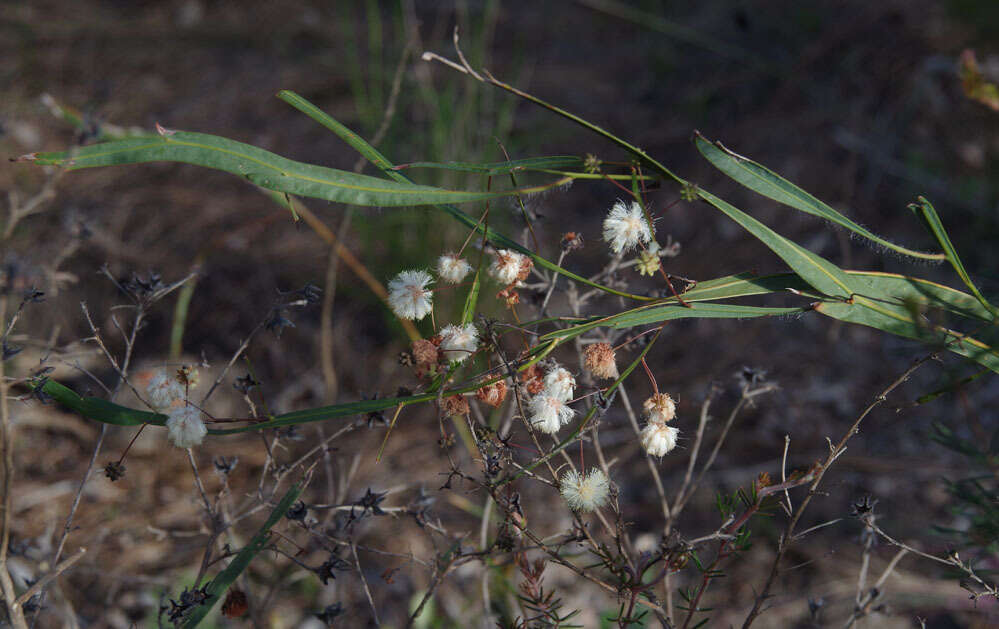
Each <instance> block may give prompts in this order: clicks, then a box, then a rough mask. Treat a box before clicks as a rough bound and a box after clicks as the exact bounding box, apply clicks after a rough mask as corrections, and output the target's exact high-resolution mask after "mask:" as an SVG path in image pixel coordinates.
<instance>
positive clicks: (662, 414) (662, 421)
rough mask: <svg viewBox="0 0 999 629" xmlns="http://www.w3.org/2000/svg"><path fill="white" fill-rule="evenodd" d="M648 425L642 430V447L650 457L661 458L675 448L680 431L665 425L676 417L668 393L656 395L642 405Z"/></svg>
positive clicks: (674, 405) (674, 408)
mask: <svg viewBox="0 0 999 629" xmlns="http://www.w3.org/2000/svg"><path fill="white" fill-rule="evenodd" d="M642 408H643V410H644V411H645V415H646V417H647V418H648V421H649V423H648V424H646V426H645V428H643V429H642V434H641V435H640V439H641V442H642V447H643V448H645V451H646V452H648V453H649V454H650V455H652V456H658V457H662V456H665V455H666V454H668V453H669V452H670V451H671V450H672V449H673V448H675V447H676V440H677V437H679V436H680V431H679V430H678V429H676V428H674V427H673V426H667V425H666V423H667V422H669V421H671V420H672V419H673V418H674V417H676V402H674V401H673V398H671V397H670V396H669V394H668V393H657V394H655V395H653V396H652V397H650V398H649V399H647V400H645V403H644V404H643V405H642Z"/></svg>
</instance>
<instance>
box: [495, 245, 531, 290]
mask: <svg viewBox="0 0 999 629" xmlns="http://www.w3.org/2000/svg"><path fill="white" fill-rule="evenodd" d="M532 264H533V263H532V262H531V259H530V258H528V257H527V256H525V255H524V254H521V253H517V252H516V251H511V250H509V249H499V250H498V251H496V259H495V260H493V263H492V264H490V265H489V274H490V275H492V276H493V277H494V278H496V280H497V281H498V282H499V283H500V284H503V285H504V286H509V285H511V284H514V283H516V282H518V281H520V280H522V279H526V278H527V273H529V272H530V270H531V265H532ZM524 271H527V272H526V273H525V272H524ZM521 276H523V277H521Z"/></svg>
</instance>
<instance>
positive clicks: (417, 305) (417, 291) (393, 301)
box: [388, 269, 434, 319]
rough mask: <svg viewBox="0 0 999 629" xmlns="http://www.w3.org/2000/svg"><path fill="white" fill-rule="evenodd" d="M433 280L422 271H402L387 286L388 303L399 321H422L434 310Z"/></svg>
mask: <svg viewBox="0 0 999 629" xmlns="http://www.w3.org/2000/svg"><path fill="white" fill-rule="evenodd" d="M433 283H434V278H432V277H430V274H429V273H427V272H426V271H423V270H419V269H417V270H413V271H402V272H401V273H399V275H396V276H395V277H394V278H393V279H392V281H390V282H389V284H388V303H389V306H390V307H391V308H392V312H394V313H395V314H396V316H398V317H399V318H400V319H422V318H423V317H425V316H427V315H428V314H430V311H431V310H433V309H434V305H433V297H434V293H433V291H431V290H430V289H429V288H428V287H429V286H430V285H431V284H433Z"/></svg>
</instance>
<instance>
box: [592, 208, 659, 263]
mask: <svg viewBox="0 0 999 629" xmlns="http://www.w3.org/2000/svg"><path fill="white" fill-rule="evenodd" d="M652 233H653V229H652V228H651V227H650V226H649V221H647V220H646V219H645V212H643V211H642V206H641V205H639V204H638V203H636V202H635V201H632V202H631V203H625V202H624V201H620V200H619V201H618V202H617V203H615V204H614V207H612V208H611V211H610V214H608V215H607V218H605V219H604V240H605V241H607V244H609V245H610V248H611V251H613V252H614V253H616V254H619V253H621V252H623V251H627V250H629V249H634V248H635V247H637V246H638V245H639V244H643V245H647V244H649V243H650V242H652Z"/></svg>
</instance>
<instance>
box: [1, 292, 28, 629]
mask: <svg viewBox="0 0 999 629" xmlns="http://www.w3.org/2000/svg"><path fill="white" fill-rule="evenodd" d="M7 300H8V297H7V295H2V296H0V322H2V321H4V320H5V319H6V318H7ZM4 367H5V363H4V361H2V360H0V446H2V447H3V485H2V488H0V491H2V492H3V497H2V499H3V517H2V520H0V586H2V588H3V596H4V601H5V602H6V603H7V614H8V617H9V620H10V623H11V624H12V625H13V626H14V627H15V629H24V628H25V627H27V623H25V620H24V606H23V605H22V604H20V603H18V602H17V591H16V590H15V589H14V580H13V579H11V578H10V571H9V569H8V566H7V551H8V549H9V546H10V515H11V514H10V512H11V507H12V503H13V495H12V494H13V489H14V453H13V451H12V448H13V444H14V440H13V438H12V435H11V433H12V430H13V427H12V426H11V421H10V402H9V399H8V397H7V396H8V386H9V385H8V383H7V377H6V372H5V369H4Z"/></svg>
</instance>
